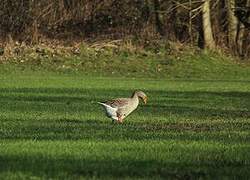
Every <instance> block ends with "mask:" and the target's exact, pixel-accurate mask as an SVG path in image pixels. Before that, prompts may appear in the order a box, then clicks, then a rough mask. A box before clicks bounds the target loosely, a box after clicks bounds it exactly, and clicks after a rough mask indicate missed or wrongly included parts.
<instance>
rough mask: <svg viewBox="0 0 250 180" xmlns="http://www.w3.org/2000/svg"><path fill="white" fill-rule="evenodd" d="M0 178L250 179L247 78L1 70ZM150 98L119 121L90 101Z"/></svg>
mask: <svg viewBox="0 0 250 180" xmlns="http://www.w3.org/2000/svg"><path fill="white" fill-rule="evenodd" d="M0 82H1V83H0V106H1V108H0V179H39V178H41V179H48V178H55V179H76V178H106V179H117V178H148V179H151V178H155V179H156V178H164V179H166V178H169V179H190V178H191V179H196V178H197V179H198V178H201V179H215V178H217V179H249V178H250V171H249V169H250V81H249V80H241V81H236V80H235V81H230V80H220V81H219V80H217V81H216V80H163V79H143V78H142V79H137V78H130V79H126V78H98V77H96V78H91V77H84V76H80V75H78V76H75V75H55V74H50V73H48V74H29V75H25V74H20V75H16V74H14V75H0ZM135 89H141V90H143V91H145V92H146V94H147V95H148V97H149V100H148V104H147V105H141V106H140V107H139V108H138V109H137V111H135V112H134V113H132V114H131V115H130V116H129V117H128V118H127V119H126V120H125V122H124V124H112V123H111V120H109V119H108V118H106V117H105V115H104V112H103V110H102V108H101V107H100V106H99V105H98V104H97V103H96V102H97V101H102V100H107V99H110V98H115V97H126V96H130V95H131V93H132V91H133V90H135Z"/></svg>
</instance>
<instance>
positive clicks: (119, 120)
mask: <svg viewBox="0 0 250 180" xmlns="http://www.w3.org/2000/svg"><path fill="white" fill-rule="evenodd" d="M116 115H117V117H118V122H119V123H122V122H123V120H122V116H121V115H120V114H119V113H116Z"/></svg>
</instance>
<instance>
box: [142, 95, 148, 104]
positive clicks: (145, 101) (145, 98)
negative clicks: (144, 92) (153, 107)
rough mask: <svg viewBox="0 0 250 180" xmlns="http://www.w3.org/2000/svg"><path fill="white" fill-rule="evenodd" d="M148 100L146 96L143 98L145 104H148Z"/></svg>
mask: <svg viewBox="0 0 250 180" xmlns="http://www.w3.org/2000/svg"><path fill="white" fill-rule="evenodd" d="M147 100H148V97H147V96H145V97H144V98H143V102H144V104H147Z"/></svg>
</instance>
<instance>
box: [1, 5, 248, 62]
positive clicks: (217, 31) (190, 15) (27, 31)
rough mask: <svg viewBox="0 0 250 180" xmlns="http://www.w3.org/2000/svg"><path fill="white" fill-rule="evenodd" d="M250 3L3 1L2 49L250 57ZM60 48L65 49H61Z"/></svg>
mask: <svg viewBox="0 0 250 180" xmlns="http://www.w3.org/2000/svg"><path fill="white" fill-rule="evenodd" d="M249 15H250V0H203V1H201V0H179V1H177V0H122V1H120V0H18V1H16V0H1V3H0V48H1V54H2V55H3V54H8V46H10V47H9V48H11V47H13V46H15V45H13V43H14V44H15V43H16V44H19V43H25V44H29V45H32V44H33V45H34V44H39V43H41V42H44V41H45V40H46V42H47V41H49V42H51V43H53V40H59V41H60V42H61V44H63V43H64V44H72V43H73V42H80V41H82V40H84V41H96V40H100V39H126V38H130V39H131V38H132V39H133V40H135V41H137V42H139V43H140V44H141V45H143V47H146V46H147V44H149V43H152V42H157V41H162V40H164V42H178V43H183V44H189V45H192V46H197V47H200V48H202V49H204V48H208V49H221V50H223V52H225V53H226V54H232V55H234V56H238V57H241V58H242V59H248V58H249V56H250V43H249V42H250V32H249V27H250V19H249ZM62 42H63V43H62Z"/></svg>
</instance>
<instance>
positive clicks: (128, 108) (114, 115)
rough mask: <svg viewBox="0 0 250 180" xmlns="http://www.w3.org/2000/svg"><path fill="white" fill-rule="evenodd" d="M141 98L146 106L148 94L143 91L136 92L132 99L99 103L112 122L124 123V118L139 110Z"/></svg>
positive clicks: (118, 99)
mask: <svg viewBox="0 0 250 180" xmlns="http://www.w3.org/2000/svg"><path fill="white" fill-rule="evenodd" d="M139 98H140V99H142V100H143V102H144V103H145V104H146V103H147V96H146V94H145V93H144V92H142V91H135V92H134V93H133V94H132V96H131V97H130V98H117V99H113V100H110V101H106V102H98V104H101V105H102V106H103V107H104V109H105V111H106V115H107V117H109V118H111V119H112V121H115V120H116V121H118V122H119V123H122V122H123V120H124V118H125V117H127V116H128V115H129V114H130V113H131V112H133V111H134V110H135V109H136V108H137V106H138V104H139Z"/></svg>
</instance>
